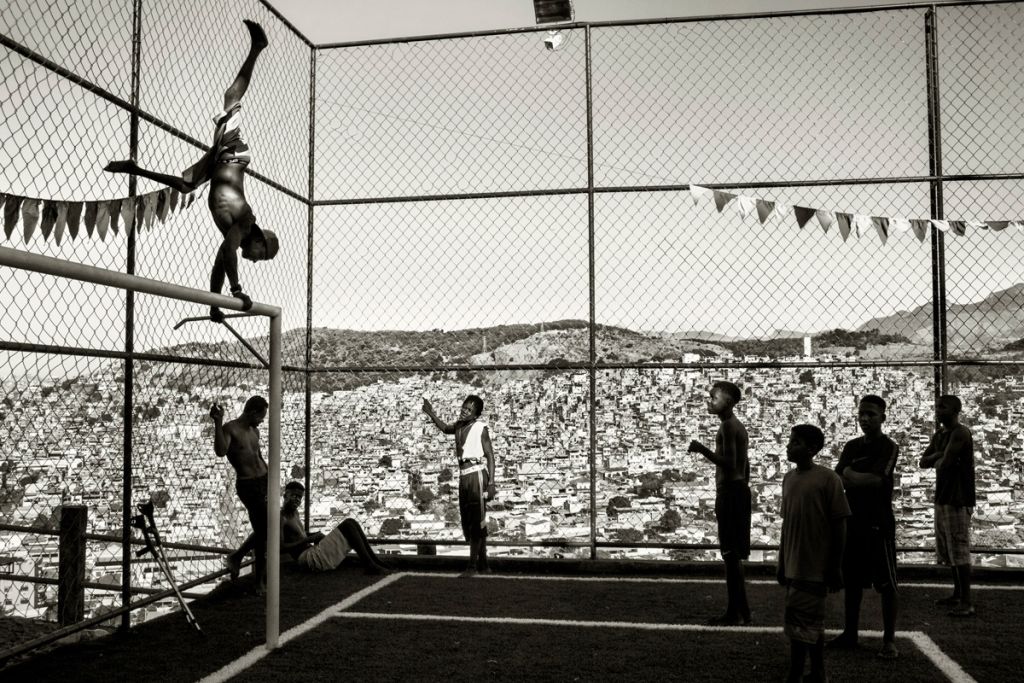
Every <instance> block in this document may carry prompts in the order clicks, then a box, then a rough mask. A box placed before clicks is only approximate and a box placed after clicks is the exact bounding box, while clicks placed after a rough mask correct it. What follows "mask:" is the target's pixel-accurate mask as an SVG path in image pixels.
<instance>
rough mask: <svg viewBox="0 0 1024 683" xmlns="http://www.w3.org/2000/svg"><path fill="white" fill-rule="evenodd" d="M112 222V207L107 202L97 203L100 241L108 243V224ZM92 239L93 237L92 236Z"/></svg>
mask: <svg viewBox="0 0 1024 683" xmlns="http://www.w3.org/2000/svg"><path fill="white" fill-rule="evenodd" d="M109 222H110V205H109V204H107V203H106V202H97V204H96V233H97V234H98V235H99V236H100V240H102V241H106V239H107V224H108V223H109ZM90 237H92V235H90Z"/></svg>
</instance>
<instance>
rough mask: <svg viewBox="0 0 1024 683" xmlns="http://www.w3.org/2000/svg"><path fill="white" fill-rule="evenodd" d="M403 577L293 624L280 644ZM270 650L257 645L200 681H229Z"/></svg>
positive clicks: (387, 580)
mask: <svg viewBox="0 0 1024 683" xmlns="http://www.w3.org/2000/svg"><path fill="white" fill-rule="evenodd" d="M401 577H402V574H391V575H390V576H385V577H384V578H383V579H381V580H380V581H378V582H376V583H374V584H371V585H369V586H367V587H366V588H364V589H362V590H361V591H358V592H356V593H353V594H352V595H350V596H348V597H347V598H345V599H344V600H342V601H341V602H339V603H337V604H334V605H331V606H330V607H328V608H327V609H325V610H323V611H322V612H320V613H319V614H317V615H316V616H313V617H310V618H309V619H307V620H306V621H304V622H302V623H301V624H299V625H298V626H293V627H292V628H290V629H288V630H287V631H285V632H284V633H282V634H281V636H280V638H279V640H278V644H279V646H283V645H284V644H285V643H287V642H288V641H289V640H291V639H292V638H296V637H298V636H301V635H302V634H304V633H306V632H307V631H310V630H312V629H314V628H316V627H317V626H319V625H320V624H322V623H324V622H325V621H327V620H328V619H330V618H331V617H334V616H337V614H338V612H340V611H341V610H345V609H348V608H349V607H351V606H352V605H354V604H356V603H357V602H359V601H360V600H362V599H363V598H365V597H367V596H368V595H371V594H372V593H375V592H376V591H378V590H380V589H381V588H384V587H385V586H387V585H389V584H392V583H394V582H395V581H397V580H398V579H400V578H401ZM270 652H271V650H269V649H267V646H266V645H257V646H256V647H254V648H253V649H252V650H250V651H249V652H248V653H246V654H244V655H242V656H241V657H239V658H238V659H236V660H235V661H233V662H230V663H228V664H225V665H224V666H222V667H221V668H220V669H217V670H216V671H214V672H213V673H211V674H209V675H208V676H204V677H203V678H201V679H199V683H221V682H222V681H227V680H228V679H230V678H232V677H234V676H237V675H238V674H240V673H242V672H243V671H245V670H246V669H248V668H249V667H250V666H252V665H253V664H255V663H256V662H258V661H260V660H261V659H263V658H264V657H266V656H267V655H268V654H270Z"/></svg>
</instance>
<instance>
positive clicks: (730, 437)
mask: <svg viewBox="0 0 1024 683" xmlns="http://www.w3.org/2000/svg"><path fill="white" fill-rule="evenodd" d="M689 450H690V451H691V452H696V453H700V454H701V455H703V456H704V457H705V458H707V459H708V460H710V461H711V462H713V463H714V464H715V465H718V466H719V467H725V468H727V469H732V468H734V467H736V453H737V452H738V450H739V449H738V448H737V446H736V427H735V426H734V425H732V424H729V423H728V422H725V423H723V424H722V451H721V452H718V450H717V449H716V450H714V451H712V450H711V449H710V448H708V447H707V446H705V445H704V444H702V443H700V442H699V441H691V442H690V449H689Z"/></svg>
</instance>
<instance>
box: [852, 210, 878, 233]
mask: <svg viewBox="0 0 1024 683" xmlns="http://www.w3.org/2000/svg"><path fill="white" fill-rule="evenodd" d="M851 224H852V225H853V229H854V231H855V233H856V235H857V237H860V236H861V235H865V234H867V233H868V231H870V230H873V229H874V227H875V224H874V222H873V221H872V220H871V216H867V215H865V214H862V213H855V214H853V220H852V221H851Z"/></svg>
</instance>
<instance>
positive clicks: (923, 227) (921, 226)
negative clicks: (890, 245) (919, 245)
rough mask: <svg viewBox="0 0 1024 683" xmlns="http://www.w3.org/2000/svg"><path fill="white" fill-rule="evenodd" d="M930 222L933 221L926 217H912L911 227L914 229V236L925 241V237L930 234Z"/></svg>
mask: <svg viewBox="0 0 1024 683" xmlns="http://www.w3.org/2000/svg"><path fill="white" fill-rule="evenodd" d="M930 224H931V221H930V220H927V219H925V218H912V219H911V220H910V229H911V230H913V231H914V237H916V238H917V239H918V240H919V241H921V242H924V238H925V237H926V236H927V235H928V227H929V225H930Z"/></svg>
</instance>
